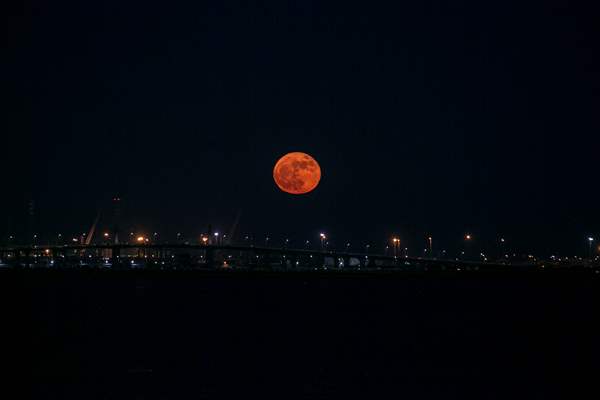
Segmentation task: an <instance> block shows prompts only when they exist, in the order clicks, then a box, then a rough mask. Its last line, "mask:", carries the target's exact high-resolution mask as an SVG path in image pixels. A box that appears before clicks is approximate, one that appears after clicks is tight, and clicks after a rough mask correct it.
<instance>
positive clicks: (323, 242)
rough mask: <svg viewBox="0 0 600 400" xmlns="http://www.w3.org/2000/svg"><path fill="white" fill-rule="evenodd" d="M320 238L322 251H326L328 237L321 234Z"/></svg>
mask: <svg viewBox="0 0 600 400" xmlns="http://www.w3.org/2000/svg"><path fill="white" fill-rule="evenodd" d="M319 237H320V238H321V250H325V239H327V235H325V234H324V233H319Z"/></svg>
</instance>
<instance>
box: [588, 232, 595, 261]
mask: <svg viewBox="0 0 600 400" xmlns="http://www.w3.org/2000/svg"><path fill="white" fill-rule="evenodd" d="M593 242H594V238H593V237H589V238H588V243H589V244H590V251H589V258H590V260H591V259H592V243H593Z"/></svg>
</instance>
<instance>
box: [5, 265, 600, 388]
mask: <svg viewBox="0 0 600 400" xmlns="http://www.w3.org/2000/svg"><path fill="white" fill-rule="evenodd" d="M0 282H1V283H0V288H1V290H2V311H3V315H4V321H5V322H6V324H5V327H16V329H11V331H12V332H15V333H16V335H15V336H16V337H13V338H12V340H13V342H12V343H13V344H14V347H15V348H17V349H18V350H19V352H20V356H19V359H18V362H17V363H16V364H15V368H17V369H18V371H19V373H20V374H22V375H24V376H26V377H27V378H28V382H29V383H28V385H27V390H28V394H29V395H30V396H31V397H32V398H36V399H37V398H39V399H65V398H79V399H96V398H98V399H121V398H124V399H146V398H148V399H155V398H156V399H199V398H262V397H277V398H281V399H290V398H292V399H295V398H307V399H317V398H348V397H360V398H407V399H462V398H478V399H507V398H524V399H547V398H599V397H598V394H599V393H600V390H598V388H597V386H596V385H595V384H594V380H595V379H597V378H598V376H599V374H598V373H599V372H600V370H599V368H598V365H599V356H600V351H599V350H600V344H599V343H600V330H599V329H598V327H596V323H597V321H598V306H597V304H598V297H599V294H598V279H597V278H596V277H595V276H593V275H591V274H589V275H588V274H584V273H573V274H569V273H555V274H552V273H538V274H527V273H521V274H506V273H505V274H487V275H485V274H481V273H480V274H472V275H466V274H459V275H436V274H423V275H331V274H330V275H327V274H318V275H317V274H260V275H251V274H250V275H248V274H236V273H229V274H206V273H194V272H148V271H146V272H144V271H137V272H132V271H129V272H93V271H88V272H82V271H71V272H58V271H20V272H17V271H2V273H1V274H0ZM20 328H23V330H21V329H20Z"/></svg>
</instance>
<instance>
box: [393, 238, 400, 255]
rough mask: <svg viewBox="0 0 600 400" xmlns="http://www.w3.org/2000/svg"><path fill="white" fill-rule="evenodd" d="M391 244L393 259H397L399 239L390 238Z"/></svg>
mask: <svg viewBox="0 0 600 400" xmlns="http://www.w3.org/2000/svg"><path fill="white" fill-rule="evenodd" d="M392 244H393V245H394V258H395V257H398V249H399V247H400V238H397V237H394V238H392Z"/></svg>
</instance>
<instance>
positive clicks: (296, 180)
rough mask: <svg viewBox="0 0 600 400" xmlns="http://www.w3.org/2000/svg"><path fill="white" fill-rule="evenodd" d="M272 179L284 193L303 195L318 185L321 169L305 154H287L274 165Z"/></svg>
mask: <svg viewBox="0 0 600 400" xmlns="http://www.w3.org/2000/svg"><path fill="white" fill-rule="evenodd" d="M273 179H274V180H275V183H276V184H277V186H278V187H279V188H280V189H281V190H283V191H284V192H286V193H291V194H304V193H308V192H311V191H312V190H314V189H315V188H316V187H317V185H318V184H319V181H320V180H321V167H319V164H318V163H317V161H316V160H315V159H314V158H312V157H311V156H309V155H308V154H306V153H301V152H293V153H288V154H286V155H285V156H283V157H281V158H280V159H279V160H278V161H277V163H276V164H275V168H273Z"/></svg>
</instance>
